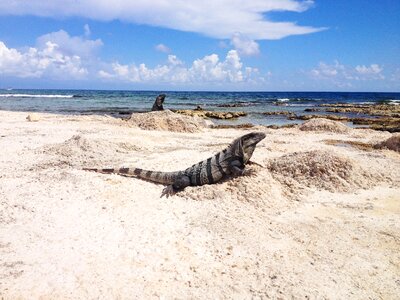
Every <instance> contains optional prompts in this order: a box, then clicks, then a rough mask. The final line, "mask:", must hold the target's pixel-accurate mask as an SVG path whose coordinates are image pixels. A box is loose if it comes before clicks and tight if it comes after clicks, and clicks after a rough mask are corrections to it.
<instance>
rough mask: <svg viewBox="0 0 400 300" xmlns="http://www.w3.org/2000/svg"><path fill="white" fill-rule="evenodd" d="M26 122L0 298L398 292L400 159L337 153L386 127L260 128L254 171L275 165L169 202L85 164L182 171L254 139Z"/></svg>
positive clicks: (11, 125)
mask: <svg viewBox="0 0 400 300" xmlns="http://www.w3.org/2000/svg"><path fill="white" fill-rule="evenodd" d="M27 115H28V113H22V112H6V111H0V120H1V121H0V149H1V150H0V151H1V152H0V153H1V157H0V170H1V173H0V298H4V299H39V298H40V299H77V298H81V299H93V298H101V299H115V298H117V299H135V298H137V299H152V298H154V299H158V298H163V299H171V298H180V299H189V298H192V299H210V298H213V299H224V298H236V299H250V298H254V299H257V298H278V299H279V298H281V299H287V298H292V297H293V298H296V299H297V298H303V299H304V298H311V299H315V298H317V299H323V298H329V299H396V298H397V299H398V295H400V154H398V153H396V152H394V151H390V150H370V151H365V150H360V149H358V148H354V147H351V146H346V144H344V143H343V144H341V143H338V144H336V145H329V144H326V143H325V142H324V140H332V139H334V140H343V141H348V140H351V141H358V142H363V143H370V144H375V143H378V142H380V141H383V140H385V139H387V138H389V137H390V136H391V134H389V133H387V132H376V131H372V130H349V132H348V133H329V132H303V131H300V130H298V129H296V128H294V129H280V130H269V129H265V128H262V127H260V128H257V130H262V131H264V132H265V133H266V134H267V138H266V139H265V140H263V141H262V142H261V143H260V145H259V146H258V147H257V149H256V151H255V152H254V155H253V161H255V162H257V163H259V164H261V165H263V166H264V167H259V166H250V167H249V169H250V174H249V175H248V176H243V177H239V178H234V179H231V180H227V181H225V182H223V183H219V184H214V185H207V186H202V187H188V188H186V189H185V190H184V191H183V192H180V193H178V194H177V195H174V196H172V197H170V198H160V195H161V192H162V189H163V186H162V185H157V184H153V183H150V182H145V181H141V180H139V179H135V178H127V177H121V176H117V175H104V174H97V173H92V172H85V171H81V170H80V168H81V167H82V166H86V167H88V166H93V167H101V166H104V167H107V166H114V165H115V166H122V165H124V166H129V165H132V166H137V167H141V168H147V169H156V170H163V171H172V170H179V169H184V168H186V167H188V166H190V165H191V164H193V163H196V162H198V161H200V160H203V159H204V158H207V157H209V156H210V155H212V154H214V153H216V152H217V151H219V150H221V149H222V148H223V147H225V146H226V145H227V144H228V143H229V142H230V141H231V140H232V139H233V138H235V137H237V136H240V135H242V134H244V133H246V132H248V131H246V130H232V129H229V130H228V129H223V130H222V129H219V130H215V129H214V130H213V129H204V130H203V131H201V132H198V133H176V132H167V131H145V130H141V129H139V128H135V127H132V126H127V124H126V122H124V121H122V120H116V119H113V118H107V117H83V116H76V117H74V116H57V115H48V114H39V117H40V120H39V121H38V122H27V121H26V119H25V118H26V116H27ZM313 151H315V152H313ZM295 152H296V153H295ZM310 153H314V154H315V153H317V154H316V155H315V157H316V159H315V161H314V160H308V159H307V157H308V156H309V155H310ZM324 153H325V154H324ZM326 153H329V154H330V156H329V157H328V156H327V157H328V159H327V160H326V161H325V160H324V155H326ZM285 155H287V156H285ZM272 162H279V163H277V164H275V165H276V166H285V172H283V171H282V173H281V174H280V173H279V168H278V169H277V168H272V167H271V166H272V165H271V164H272ZM287 162H292V163H293V165H295V164H299V166H300V167H299V171H298V172H295V171H293V168H292V169H290V167H289V165H288V164H287ZM330 162H332V164H335V165H336V167H332V164H331V163H330ZM285 163H286V165H285ZM275 165H274V166H275ZM321 174H322V175H323V176H321ZM284 175H285V176H284ZM285 178H286V179H285ZM321 180H324V181H326V182H325V183H326V184H325V183H324V184H321Z"/></svg>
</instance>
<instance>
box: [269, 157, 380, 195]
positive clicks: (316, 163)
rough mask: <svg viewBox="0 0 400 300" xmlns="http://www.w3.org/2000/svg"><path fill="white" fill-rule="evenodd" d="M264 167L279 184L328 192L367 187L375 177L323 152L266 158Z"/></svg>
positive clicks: (347, 160) (343, 158) (344, 160)
mask: <svg viewBox="0 0 400 300" xmlns="http://www.w3.org/2000/svg"><path fill="white" fill-rule="evenodd" d="M268 169H269V170H270V171H271V173H272V175H273V177H274V178H275V179H276V180H278V181H280V182H281V183H283V184H285V185H287V186H289V187H293V188H295V189H296V188H301V187H302V186H303V187H304V186H306V187H311V188H312V187H313V188H317V189H324V190H328V191H331V192H346V191H350V190H351V189H353V188H359V187H368V186H371V185H372V183H373V182H377V181H378V180H379V179H378V178H376V176H372V175H371V174H369V173H367V172H366V171H364V170H362V169H361V168H360V167H359V166H357V165H356V164H355V163H354V162H353V161H351V160H349V159H347V158H345V157H340V156H337V155H334V154H331V153H329V152H326V151H320V150H314V151H307V152H295V153H292V154H288V155H284V156H281V157H278V158H276V159H274V160H272V161H270V163H269V165H268Z"/></svg>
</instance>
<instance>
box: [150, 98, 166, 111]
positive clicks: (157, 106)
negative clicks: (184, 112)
mask: <svg viewBox="0 0 400 300" xmlns="http://www.w3.org/2000/svg"><path fill="white" fill-rule="evenodd" d="M165 97H166V95H165V94H160V95H158V96H157V98H156V101H154V104H153V107H152V108H151V110H152V111H158V110H164V107H163V103H164V100H165Z"/></svg>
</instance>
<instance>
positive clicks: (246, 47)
mask: <svg viewBox="0 0 400 300" xmlns="http://www.w3.org/2000/svg"><path fill="white" fill-rule="evenodd" d="M231 44H232V45H233V46H234V47H235V49H236V50H237V51H238V52H239V53H240V54H241V55H246V56H251V55H257V54H259V53H260V48H259V45H258V44H257V42H255V41H254V40H251V39H250V38H248V37H246V36H244V35H243V34H241V33H239V32H236V33H235V34H234V35H233V36H232V40H231Z"/></svg>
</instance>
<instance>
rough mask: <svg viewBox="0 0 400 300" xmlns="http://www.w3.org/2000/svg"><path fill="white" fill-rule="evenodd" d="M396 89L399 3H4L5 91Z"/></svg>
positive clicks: (399, 82) (399, 87)
mask: <svg viewBox="0 0 400 300" xmlns="http://www.w3.org/2000/svg"><path fill="white" fill-rule="evenodd" d="M9 87H12V88H38V89H41V88H49V89H53V88H60V89H126V90H186V91H190V90H209V91H214V90H220V91H360V92H363V91H371V92H374V91H377V92H400V1H399V0H380V1H365V0H336V1H326V0H325V1H322V0H315V1H311V0H305V1H297V0H202V1H193V0H152V1H146V0H136V1H130V0H113V1H106V0H96V1H95V0H80V1H74V0H58V1H44V0H42V1H40V0H0V88H9Z"/></svg>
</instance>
